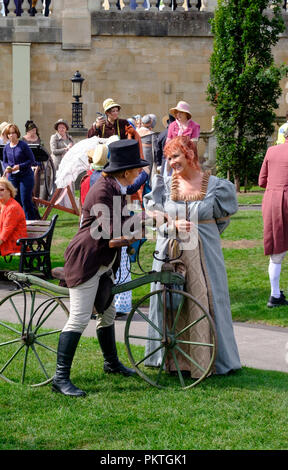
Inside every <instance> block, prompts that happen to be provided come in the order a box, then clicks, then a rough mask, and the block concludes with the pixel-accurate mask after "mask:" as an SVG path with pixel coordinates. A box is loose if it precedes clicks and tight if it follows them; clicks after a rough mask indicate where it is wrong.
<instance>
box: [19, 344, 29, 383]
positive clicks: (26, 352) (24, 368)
mask: <svg viewBox="0 0 288 470" xmlns="http://www.w3.org/2000/svg"><path fill="white" fill-rule="evenodd" d="M28 352H29V347H28V346H26V351H25V356H24V363H23V369H22V377H21V383H22V385H23V384H24V380H25V374H26V366H27V360H28Z"/></svg>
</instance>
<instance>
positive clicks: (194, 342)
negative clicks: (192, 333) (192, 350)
mask: <svg viewBox="0 0 288 470" xmlns="http://www.w3.org/2000/svg"><path fill="white" fill-rule="evenodd" d="M177 343H181V344H192V346H210V347H211V348H214V344H212V343H199V342H197V341H184V340H180V339H178V340H177Z"/></svg>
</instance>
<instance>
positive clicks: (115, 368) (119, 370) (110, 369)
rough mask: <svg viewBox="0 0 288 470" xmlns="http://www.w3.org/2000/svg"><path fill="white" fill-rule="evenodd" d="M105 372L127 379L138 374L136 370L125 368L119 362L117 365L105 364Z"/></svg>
mask: <svg viewBox="0 0 288 470" xmlns="http://www.w3.org/2000/svg"><path fill="white" fill-rule="evenodd" d="M103 370H104V372H106V374H122V375H124V376H125V377H129V376H130V375H136V374H137V372H136V370H134V369H129V367H125V366H124V365H123V364H122V363H121V362H120V361H119V360H118V362H117V363H115V364H113V363H111V362H104V367H103Z"/></svg>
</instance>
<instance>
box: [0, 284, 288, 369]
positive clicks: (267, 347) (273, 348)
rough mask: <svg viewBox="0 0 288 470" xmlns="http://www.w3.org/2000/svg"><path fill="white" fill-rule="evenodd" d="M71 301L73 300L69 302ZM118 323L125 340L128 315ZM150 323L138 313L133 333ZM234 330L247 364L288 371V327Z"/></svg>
mask: <svg viewBox="0 0 288 470" xmlns="http://www.w3.org/2000/svg"><path fill="white" fill-rule="evenodd" d="M10 287H11V285H10ZM8 293H11V291H9V284H8V283H4V282H0V298H1V299H3V298H4V297H5V296H6V295H8ZM68 304H69V302H67V305H68ZM0 319H6V320H8V319H9V315H8V313H7V311H5V308H4V306H3V307H0ZM115 323H116V339H117V341H120V342H121V341H122V342H123V341H124V330H125V324H126V321H125V318H124V319H120V320H116V322H115ZM47 326H48V325H47ZM49 326H50V325H49ZM51 326H53V327H56V328H57V327H59V328H61V327H62V326H63V318H62V319H59V324H57V321H56V319H53V325H51ZM146 326H147V325H146V324H145V323H144V322H143V321H142V319H141V317H140V316H138V317H136V319H135V321H134V322H133V332H134V333H135V334H137V335H142V336H143V335H145V333H146V331H145V328H146ZM234 331H235V337H236V341H237V345H238V349H239V354H240V358H241V363H242V365H243V366H247V367H253V368H256V369H263V370H275V371H281V372H288V328H280V327H273V326H265V325H256V324H250V323H239V322H235V323H234ZM84 336H95V322H94V321H90V323H89V325H88V326H87V328H86V330H85V332H84ZM138 344H144V342H143V341H140V340H138ZM286 358H287V362H286V360H285V359H286Z"/></svg>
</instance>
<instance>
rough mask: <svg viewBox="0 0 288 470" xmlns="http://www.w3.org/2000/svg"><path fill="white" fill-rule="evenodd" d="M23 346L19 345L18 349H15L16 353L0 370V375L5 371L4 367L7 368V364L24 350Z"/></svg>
mask: <svg viewBox="0 0 288 470" xmlns="http://www.w3.org/2000/svg"><path fill="white" fill-rule="evenodd" d="M24 346H25V344H21V346H20V348H19V349H17V351H16V352H15V353H14V354H13V355H12V356H11V357H10V359H9V360H8V361H7V362H6V364H4V366H3V367H2V369H1V370H0V374H2V372H3V371H4V370H5V369H6V367H8V366H9V364H10V363H11V362H12V361H13V359H14V358H15V357H16V356H17V354H18V353H19V352H20V351H21V349H22V348H24Z"/></svg>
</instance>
